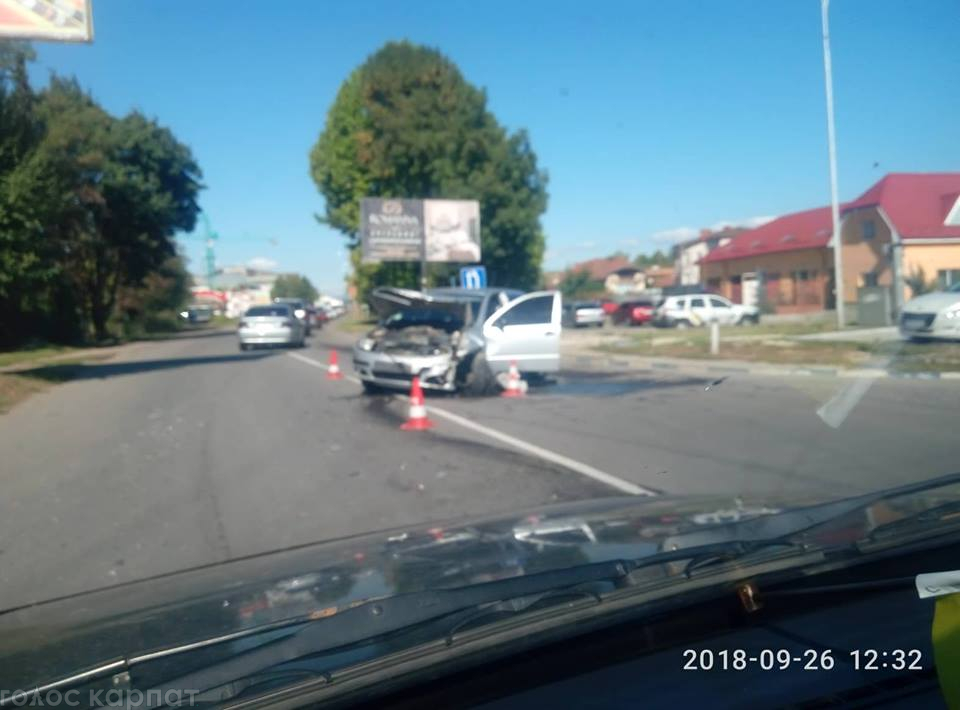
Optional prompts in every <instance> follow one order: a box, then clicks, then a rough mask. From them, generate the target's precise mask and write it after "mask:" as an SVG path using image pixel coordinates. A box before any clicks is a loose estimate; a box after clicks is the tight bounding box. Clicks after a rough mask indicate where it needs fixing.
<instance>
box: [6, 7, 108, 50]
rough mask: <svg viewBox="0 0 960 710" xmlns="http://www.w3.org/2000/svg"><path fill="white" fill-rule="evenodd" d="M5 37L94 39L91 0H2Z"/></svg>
mask: <svg viewBox="0 0 960 710" xmlns="http://www.w3.org/2000/svg"><path fill="white" fill-rule="evenodd" d="M3 37H11V38H19V39H47V40H57V41H60V42H91V41H92V40H93V8H92V7H91V0H0V38H3Z"/></svg>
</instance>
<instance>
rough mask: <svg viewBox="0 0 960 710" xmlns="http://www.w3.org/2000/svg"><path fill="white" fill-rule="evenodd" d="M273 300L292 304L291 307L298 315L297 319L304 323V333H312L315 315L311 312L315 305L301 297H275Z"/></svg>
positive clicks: (294, 313)
mask: <svg viewBox="0 0 960 710" xmlns="http://www.w3.org/2000/svg"><path fill="white" fill-rule="evenodd" d="M273 302H274V303H286V304H287V305H288V306H290V308H292V309H293V315H294V316H296V318H297V320H298V321H300V323H301V324H302V325H303V328H304V335H310V331H311V329H312V326H313V317H312V316H311V314H310V311H311V310H312V309H313V306H312V305H311V304H310V303H307V302H306V301H304V300H303V299H300V298H275V299H273Z"/></svg>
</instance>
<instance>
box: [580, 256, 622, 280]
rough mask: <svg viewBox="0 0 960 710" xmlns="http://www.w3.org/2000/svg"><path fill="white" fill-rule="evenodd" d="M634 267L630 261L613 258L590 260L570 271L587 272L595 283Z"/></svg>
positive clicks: (620, 257) (617, 257) (582, 262)
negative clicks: (615, 272) (619, 271)
mask: <svg viewBox="0 0 960 710" xmlns="http://www.w3.org/2000/svg"><path fill="white" fill-rule="evenodd" d="M628 266H633V264H631V263H630V260H629V259H627V258H625V257H622V256H612V257H607V258H605V259H590V260H589V261H581V262H580V263H579V264H574V265H573V266H571V267H570V269H569V270H570V271H574V272H575V271H586V272H587V273H588V274H590V278H591V279H593V280H594V281H603V280H604V279H605V278H607V277H608V276H609V275H610V274H612V273H613V272H614V271H617V270H619V269H623V268H626V267H628Z"/></svg>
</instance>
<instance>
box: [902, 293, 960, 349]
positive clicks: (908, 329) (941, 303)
mask: <svg viewBox="0 0 960 710" xmlns="http://www.w3.org/2000/svg"><path fill="white" fill-rule="evenodd" d="M900 333H901V334H902V335H903V336H904V337H905V338H909V339H911V340H926V339H927V338H937V339H940V340H955V339H956V340H960V282H958V283H955V284H953V285H952V286H949V287H947V289H946V290H944V291H935V292H933V293H926V294H924V295H922V296H918V297H917V298H914V299H911V300H910V301H907V304H906V305H905V306H904V307H903V312H902V313H901V314H900Z"/></svg>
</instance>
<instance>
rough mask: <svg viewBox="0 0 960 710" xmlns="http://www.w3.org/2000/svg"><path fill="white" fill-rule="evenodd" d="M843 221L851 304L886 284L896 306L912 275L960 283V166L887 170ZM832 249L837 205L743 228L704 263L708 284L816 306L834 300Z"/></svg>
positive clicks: (795, 306) (744, 296)
mask: <svg viewBox="0 0 960 710" xmlns="http://www.w3.org/2000/svg"><path fill="white" fill-rule="evenodd" d="M954 222H956V223H954ZM840 226H841V234H842V243H843V255H842V257H843V258H842V261H843V274H844V301H845V303H849V304H851V305H854V304H855V303H856V301H857V298H858V293H859V289H860V288H863V287H876V286H886V287H889V288H890V295H891V306H892V308H891V310H892V311H893V312H894V313H895V312H897V311H899V308H900V306H901V305H902V303H903V302H904V300H905V299H907V298H909V297H910V295H911V294H910V292H909V289H908V288H906V287H905V285H904V284H905V283H906V282H907V280H908V278H910V277H917V276H923V277H924V278H925V280H927V281H932V280H936V281H937V282H938V285H940V286H947V285H950V284H951V283H956V282H957V281H960V173H892V174H890V175H887V176H886V177H884V178H883V179H882V180H880V181H879V182H877V183H876V184H874V185H873V186H871V187H870V189H868V190H867V191H866V192H864V193H863V194H862V195H861V196H860V197H858V198H857V199H855V200H853V201H852V202H848V203H846V204H843V205H841V222H840ZM832 249H833V242H832V220H831V215H830V208H829V207H818V208H816V209H812V210H805V211H803V212H794V213H792V214H788V215H784V216H782V217H779V218H777V219H775V220H773V221H771V222H768V223H766V224H764V225H762V226H760V227H757V228H755V229H750V230H747V231H745V232H742V233H740V234H738V235H737V236H736V237H734V238H733V239H732V240H730V241H729V242H728V243H727V244H725V245H723V246H719V247H717V248H716V249H714V250H713V251H711V252H710V253H709V254H708V255H707V256H705V257H704V258H703V259H702V260H701V267H702V269H703V272H704V280H705V282H706V283H707V286H708V287H709V288H711V290H715V291H717V292H718V293H721V294H723V295H725V296H727V297H728V298H731V299H732V300H734V301H738V302H747V303H757V302H758V301H760V300H763V301H765V302H766V303H767V304H768V305H769V306H770V307H771V308H772V309H773V310H775V311H777V312H780V313H796V312H805V311H817V310H823V309H824V308H833V307H834V303H833V299H834V295H833V291H834V288H833V253H832ZM891 315H892V314H891Z"/></svg>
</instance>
